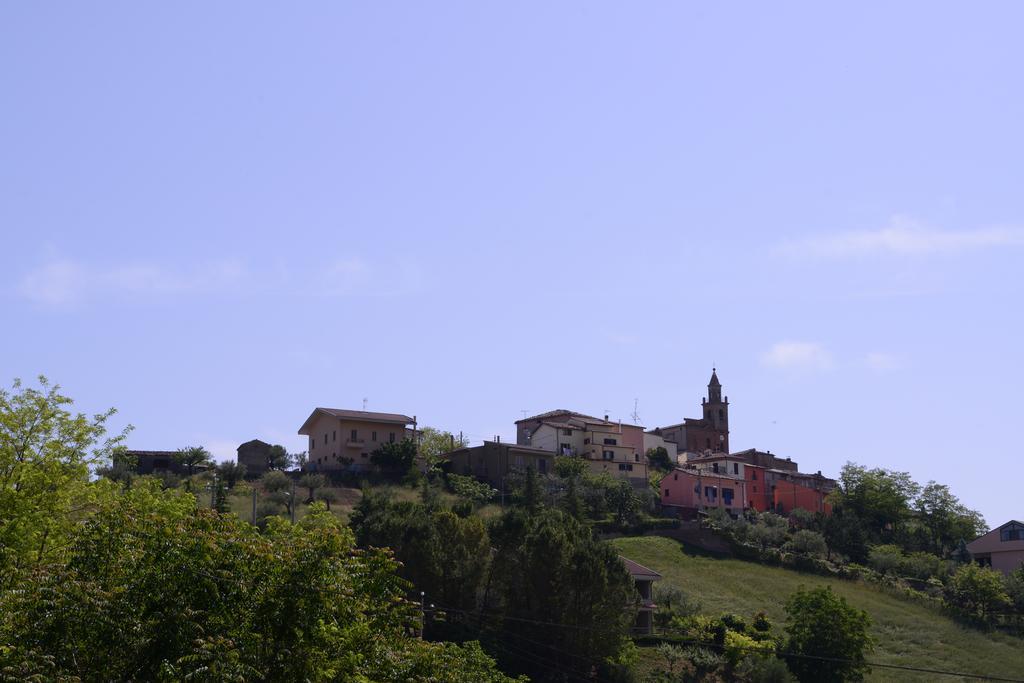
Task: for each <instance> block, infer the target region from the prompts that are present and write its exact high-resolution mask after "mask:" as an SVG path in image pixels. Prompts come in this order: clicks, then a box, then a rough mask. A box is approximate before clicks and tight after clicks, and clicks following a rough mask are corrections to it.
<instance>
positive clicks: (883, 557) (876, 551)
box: [868, 545, 903, 574]
mask: <svg viewBox="0 0 1024 683" xmlns="http://www.w3.org/2000/svg"><path fill="white" fill-rule="evenodd" d="M902 561H903V551H902V550H901V549H900V547H899V546H897V545H876V546H875V547H874V548H872V549H871V551H870V552H869V553H868V564H869V565H871V568H872V569H874V570H875V571H876V572H878V573H879V574H895V573H896V568H897V567H899V565H900V562H902Z"/></svg>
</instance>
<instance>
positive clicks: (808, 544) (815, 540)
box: [786, 529, 828, 557]
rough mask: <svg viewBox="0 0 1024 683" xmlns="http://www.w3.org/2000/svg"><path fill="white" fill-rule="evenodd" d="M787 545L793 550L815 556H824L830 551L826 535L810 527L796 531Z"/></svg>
mask: <svg viewBox="0 0 1024 683" xmlns="http://www.w3.org/2000/svg"><path fill="white" fill-rule="evenodd" d="M786 545H787V547H788V549H789V550H792V551H793V552H797V553H803V554H804V555H811V556H813V557H822V556H824V555H825V553H826V552H828V547H827V546H826V545H825V537H824V536H822V535H821V534H819V533H818V532H817V531H811V530H809V529H801V530H800V531H797V532H796V533H794V534H793V536H792V538H790V539H789V543H787V544H786Z"/></svg>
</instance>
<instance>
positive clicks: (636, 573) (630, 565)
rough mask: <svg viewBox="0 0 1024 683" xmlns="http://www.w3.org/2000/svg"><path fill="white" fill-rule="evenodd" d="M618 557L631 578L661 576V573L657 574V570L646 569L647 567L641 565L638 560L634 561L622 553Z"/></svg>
mask: <svg viewBox="0 0 1024 683" xmlns="http://www.w3.org/2000/svg"><path fill="white" fill-rule="evenodd" d="M619 559H620V560H622V564H624V565H625V566H626V571H628V572H629V575H630V576H632V577H633V578H647V579H660V578H661V574H659V573H658V572H656V571H654V570H653V569H648V568H647V567H645V566H643V565H642V564H640V563H639V562H634V561H633V560H631V559H629V558H628V557H623V556H622V555H619Z"/></svg>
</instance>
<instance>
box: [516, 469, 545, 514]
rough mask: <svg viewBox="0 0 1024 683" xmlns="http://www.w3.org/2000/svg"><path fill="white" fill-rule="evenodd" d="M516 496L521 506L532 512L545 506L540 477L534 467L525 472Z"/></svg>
mask: <svg viewBox="0 0 1024 683" xmlns="http://www.w3.org/2000/svg"><path fill="white" fill-rule="evenodd" d="M514 496H515V500H516V501H517V502H518V503H519V504H520V505H522V506H523V507H524V508H526V509H527V510H529V511H531V512H533V511H535V510H537V509H538V508H539V507H540V506H541V505H542V504H543V500H542V496H543V494H542V492H541V483H540V477H538V476H537V472H536V471H535V470H534V469H533V468H532V467H527V468H526V471H525V472H523V477H522V481H521V483H519V485H517V486H516V488H515V490H514Z"/></svg>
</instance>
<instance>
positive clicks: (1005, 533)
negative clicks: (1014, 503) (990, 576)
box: [967, 519, 1024, 574]
mask: <svg viewBox="0 0 1024 683" xmlns="http://www.w3.org/2000/svg"><path fill="white" fill-rule="evenodd" d="M967 550H968V551H969V552H970V553H971V557H973V558H974V561H975V562H977V563H978V564H980V565H982V566H985V567H992V569H997V570H999V571H1001V572H1002V573H1004V574H1009V573H1010V572H1012V571H1013V570H1014V569H1016V568H1017V567H1019V566H1021V564H1024V522H1018V521H1017V520H1015V519H1011V520H1010V521H1009V522H1007V523H1006V524H1004V525H1002V526H1001V527H998V528H996V529H993V530H992V531H990V532H988V533H987V534H984V535H983V536H979V537H978V538H976V539H974V540H973V541H971V542H970V543H968V544H967Z"/></svg>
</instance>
